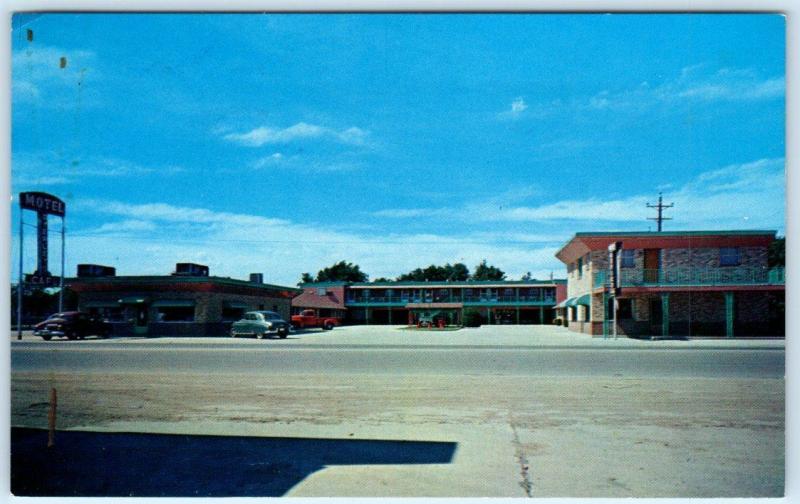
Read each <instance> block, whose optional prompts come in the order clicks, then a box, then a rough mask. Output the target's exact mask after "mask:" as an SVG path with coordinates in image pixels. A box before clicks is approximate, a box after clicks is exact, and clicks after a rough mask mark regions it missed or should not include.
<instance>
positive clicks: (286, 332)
mask: <svg viewBox="0 0 800 504" xmlns="http://www.w3.org/2000/svg"><path fill="white" fill-rule="evenodd" d="M288 335H289V329H287V328H283V329H278V337H279V338H280V339H286V336H288Z"/></svg>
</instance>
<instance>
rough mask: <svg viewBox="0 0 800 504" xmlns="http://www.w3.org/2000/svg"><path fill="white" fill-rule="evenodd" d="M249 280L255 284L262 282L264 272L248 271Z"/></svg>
mask: <svg viewBox="0 0 800 504" xmlns="http://www.w3.org/2000/svg"><path fill="white" fill-rule="evenodd" d="M250 282H252V283H257V284H262V283H264V273H250Z"/></svg>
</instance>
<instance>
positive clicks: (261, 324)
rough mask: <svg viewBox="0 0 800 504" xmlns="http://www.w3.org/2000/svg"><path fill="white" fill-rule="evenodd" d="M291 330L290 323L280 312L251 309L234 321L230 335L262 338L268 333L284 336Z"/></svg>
mask: <svg viewBox="0 0 800 504" xmlns="http://www.w3.org/2000/svg"><path fill="white" fill-rule="evenodd" d="M289 331H291V324H289V322H286V321H285V320H283V319H282V318H281V316H280V314H278V313H275V312H272V311H251V312H247V313H245V314H244V318H243V319H241V320H239V321H237V322H234V323H233V325H232V326H231V336H232V337H234V338H235V337H236V336H243V335H247V336H251V335H252V336H255V337H256V338H258V339H264V338H266V337H267V336H268V335H270V336H271V335H278V337H279V338H285V337H286V336H288V335H289Z"/></svg>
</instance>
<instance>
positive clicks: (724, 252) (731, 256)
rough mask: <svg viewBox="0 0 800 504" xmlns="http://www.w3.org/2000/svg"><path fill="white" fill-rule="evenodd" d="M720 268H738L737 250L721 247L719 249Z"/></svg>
mask: <svg viewBox="0 0 800 504" xmlns="http://www.w3.org/2000/svg"><path fill="white" fill-rule="evenodd" d="M719 265H720V266H739V249H738V248H736V247H723V248H721V249H719Z"/></svg>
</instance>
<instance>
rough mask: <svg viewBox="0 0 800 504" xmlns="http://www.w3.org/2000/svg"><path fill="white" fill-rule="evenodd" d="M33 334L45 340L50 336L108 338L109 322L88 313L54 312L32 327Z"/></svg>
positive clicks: (109, 332) (72, 338)
mask: <svg viewBox="0 0 800 504" xmlns="http://www.w3.org/2000/svg"><path fill="white" fill-rule="evenodd" d="M33 334H34V336H41V338H42V339H43V340H45V341H48V340H50V339H51V338H54V337H56V338H64V337H66V338H68V339H71V340H75V339H84V338H85V337H86V336H93V335H94V336H100V337H101V338H108V337H109V335H110V334H111V324H109V323H108V322H105V321H103V320H101V319H98V318H96V317H92V316H91V315H89V314H88V313H84V312H77V311H68V312H61V313H54V314H52V315H50V316H49V317H48V318H47V320H45V321H43V322H39V323H38V324H36V325H35V326H34V327H33Z"/></svg>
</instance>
